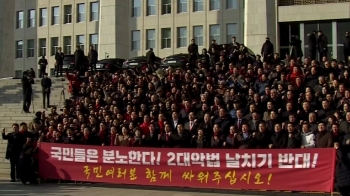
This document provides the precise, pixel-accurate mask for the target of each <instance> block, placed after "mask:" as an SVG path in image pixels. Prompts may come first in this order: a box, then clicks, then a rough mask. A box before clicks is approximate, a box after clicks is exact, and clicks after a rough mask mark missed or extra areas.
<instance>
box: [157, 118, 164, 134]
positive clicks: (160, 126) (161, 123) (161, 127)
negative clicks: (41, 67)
mask: <svg viewBox="0 0 350 196" xmlns="http://www.w3.org/2000/svg"><path fill="white" fill-rule="evenodd" d="M158 126H159V132H160V133H161V134H162V133H164V122H163V121H158Z"/></svg>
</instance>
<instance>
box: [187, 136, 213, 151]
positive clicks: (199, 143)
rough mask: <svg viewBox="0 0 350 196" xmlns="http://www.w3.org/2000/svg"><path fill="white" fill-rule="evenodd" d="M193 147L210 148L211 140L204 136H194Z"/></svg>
mask: <svg viewBox="0 0 350 196" xmlns="http://www.w3.org/2000/svg"><path fill="white" fill-rule="evenodd" d="M191 147H194V148H208V147H209V141H208V140H207V138H206V137H205V136H204V137H202V138H199V137H198V136H194V137H192V139H191Z"/></svg>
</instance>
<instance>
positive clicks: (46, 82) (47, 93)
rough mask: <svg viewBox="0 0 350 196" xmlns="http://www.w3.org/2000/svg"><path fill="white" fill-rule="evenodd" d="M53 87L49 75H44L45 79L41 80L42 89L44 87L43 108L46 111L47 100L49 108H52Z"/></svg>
mask: <svg viewBox="0 0 350 196" xmlns="http://www.w3.org/2000/svg"><path fill="white" fill-rule="evenodd" d="M51 86H52V81H51V79H50V78H49V77H48V74H47V73H45V74H44V78H43V79H41V87H42V93H43V108H44V109H46V107H45V99H46V100H47V108H50V93H51Z"/></svg>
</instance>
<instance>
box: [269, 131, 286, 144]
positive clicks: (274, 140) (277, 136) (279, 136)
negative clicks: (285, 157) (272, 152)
mask: <svg viewBox="0 0 350 196" xmlns="http://www.w3.org/2000/svg"><path fill="white" fill-rule="evenodd" d="M271 144H272V148H287V145H288V135H287V134H286V133H285V132H284V131H281V132H279V133H276V132H275V133H273V134H272V136H271Z"/></svg>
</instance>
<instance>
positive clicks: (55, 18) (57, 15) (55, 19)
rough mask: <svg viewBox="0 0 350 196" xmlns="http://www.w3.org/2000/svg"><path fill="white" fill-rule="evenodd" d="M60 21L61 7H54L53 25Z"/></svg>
mask: <svg viewBox="0 0 350 196" xmlns="http://www.w3.org/2000/svg"><path fill="white" fill-rule="evenodd" d="M59 23H60V7H58V6H56V7H52V21H51V24H52V25H58V24H59Z"/></svg>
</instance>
